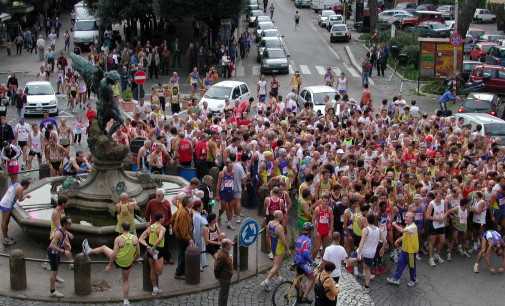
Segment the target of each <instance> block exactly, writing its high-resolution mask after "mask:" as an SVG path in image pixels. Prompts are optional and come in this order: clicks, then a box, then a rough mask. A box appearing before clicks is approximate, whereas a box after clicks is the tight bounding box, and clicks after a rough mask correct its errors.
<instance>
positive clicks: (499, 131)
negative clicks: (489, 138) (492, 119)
mask: <svg viewBox="0 0 505 306" xmlns="http://www.w3.org/2000/svg"><path fill="white" fill-rule="evenodd" d="M484 129H485V131H486V133H487V132H491V134H493V136H505V124H503V123H488V124H484Z"/></svg>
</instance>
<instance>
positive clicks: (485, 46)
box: [482, 45, 493, 52]
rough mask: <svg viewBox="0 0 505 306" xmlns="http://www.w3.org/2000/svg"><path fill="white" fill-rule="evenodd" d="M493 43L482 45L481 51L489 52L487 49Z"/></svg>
mask: <svg viewBox="0 0 505 306" xmlns="http://www.w3.org/2000/svg"><path fill="white" fill-rule="evenodd" d="M492 46H493V45H484V46H482V51H485V52H489V49H491V47H492Z"/></svg>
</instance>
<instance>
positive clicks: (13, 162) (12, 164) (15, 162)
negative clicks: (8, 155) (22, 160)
mask: <svg viewBox="0 0 505 306" xmlns="http://www.w3.org/2000/svg"><path fill="white" fill-rule="evenodd" d="M17 165H19V163H18V161H17V160H11V161H10V162H9V166H17Z"/></svg>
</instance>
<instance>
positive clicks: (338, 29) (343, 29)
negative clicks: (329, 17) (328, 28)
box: [333, 25, 347, 32]
mask: <svg viewBox="0 0 505 306" xmlns="http://www.w3.org/2000/svg"><path fill="white" fill-rule="evenodd" d="M333 31H341V32H343V31H347V29H346V28H345V26H344V25H341V26H334V27H333Z"/></svg>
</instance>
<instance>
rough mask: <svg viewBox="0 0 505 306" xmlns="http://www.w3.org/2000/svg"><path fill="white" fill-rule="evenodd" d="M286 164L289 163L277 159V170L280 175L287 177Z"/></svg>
mask: <svg viewBox="0 0 505 306" xmlns="http://www.w3.org/2000/svg"><path fill="white" fill-rule="evenodd" d="M288 164H289V161H288V160H287V159H286V160H285V161H282V160H281V159H280V158H279V170H280V172H281V175H284V176H288Z"/></svg>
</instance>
